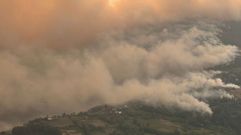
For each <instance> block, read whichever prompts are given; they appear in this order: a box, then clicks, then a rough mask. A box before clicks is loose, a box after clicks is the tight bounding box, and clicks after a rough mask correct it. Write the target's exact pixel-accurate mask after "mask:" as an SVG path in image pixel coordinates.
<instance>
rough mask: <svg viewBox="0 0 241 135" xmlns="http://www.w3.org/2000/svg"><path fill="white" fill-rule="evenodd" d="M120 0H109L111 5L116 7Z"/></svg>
mask: <svg viewBox="0 0 241 135" xmlns="http://www.w3.org/2000/svg"><path fill="white" fill-rule="evenodd" d="M119 1H120V0H108V3H109V6H110V7H115V6H116V5H117V3H118V2H119Z"/></svg>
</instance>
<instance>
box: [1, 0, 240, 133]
mask: <svg viewBox="0 0 241 135" xmlns="http://www.w3.org/2000/svg"><path fill="white" fill-rule="evenodd" d="M0 20H1V21H0V66H1V67H0V95H1V97H3V98H1V99H0V130H3V129H7V128H10V127H12V126H13V125H15V124H19V123H22V122H24V121H26V120H29V119H32V118H35V117H38V116H43V115H47V114H61V113H63V112H67V113H68V112H79V111H84V110H87V109H89V108H90V107H93V106H95V105H99V104H110V105H117V104H125V103H127V102H130V101H140V102H144V103H146V104H149V105H153V106H157V107H162V106H165V107H174V108H179V109H182V110H186V111H196V112H200V113H204V114H209V115H212V113H213V112H212V109H211V108H210V107H209V104H208V103H206V102H204V101H203V100H201V99H210V98H229V99H232V98H233V95H231V94H229V93H228V92H226V91H225V89H226V88H234V89H236V88H239V86H237V85H235V84H227V83H225V82H223V81H222V80H221V79H220V78H215V77H214V76H215V75H216V74H219V73H220V72H219V71H213V70H212V71H210V70H208V69H210V68H212V67H215V66H218V65H221V64H228V63H229V62H231V61H233V60H234V59H235V58H236V56H237V55H239V52H240V50H239V48H238V47H237V46H239V44H241V42H240V40H239V39H240V38H239V35H240V31H241V29H240V27H241V26H240V21H241V0H175V1H172V0H67V1H66V0H41V1H35V0H21V1H20V0H11V1H9V0H1V1H0ZM223 32H224V34H223ZM221 35H223V37H222V36H221ZM220 37H221V39H220ZM223 41H224V42H223Z"/></svg>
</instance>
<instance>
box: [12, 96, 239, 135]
mask: <svg viewBox="0 0 241 135" xmlns="http://www.w3.org/2000/svg"><path fill="white" fill-rule="evenodd" d="M209 102H210V104H211V105H212V106H211V107H212V108H213V110H214V114H213V115H212V116H209V115H205V114H200V113H195V112H185V111H181V110H173V109H165V108H164V107H151V106H147V105H144V104H141V103H129V104H128V105H123V106H117V107H112V106H98V107H95V108H93V109H91V110H89V111H88V112H85V113H79V114H71V115H67V114H63V115H62V116H53V117H46V118H40V119H36V120H33V121H30V122H29V123H28V124H27V125H25V126H23V127H16V128H14V129H13V130H12V135H60V132H62V134H66V135H240V133H241V128H240V127H241V110H240V108H239V107H240V106H241V99H237V100H214V101H209Z"/></svg>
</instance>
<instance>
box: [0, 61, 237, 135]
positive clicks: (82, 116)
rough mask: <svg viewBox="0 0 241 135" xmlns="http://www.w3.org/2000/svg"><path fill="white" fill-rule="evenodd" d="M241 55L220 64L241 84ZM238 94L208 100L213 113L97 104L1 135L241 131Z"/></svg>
mask: <svg viewBox="0 0 241 135" xmlns="http://www.w3.org/2000/svg"><path fill="white" fill-rule="evenodd" d="M240 60H241V59H240V58H238V59H237V60H236V61H234V62H233V63H231V64H230V65H225V66H221V67H217V68H218V69H219V70H221V71H223V74H221V75H219V77H221V78H222V79H224V80H225V81H226V82H230V83H236V84H238V85H240V84H241V81H240V80H241V76H240V75H239V74H238V73H239V72H240V71H241V69H240V67H239V65H240V64H239V63H240ZM229 92H230V93H232V94H233V95H234V96H235V98H234V99H231V100H228V99H218V100H209V101H206V102H208V103H209V104H210V106H211V108H212V109H213V112H214V114H213V115H212V116H210V115H206V114H200V113H195V112H186V111H181V110H177V109H170V108H165V107H153V106H148V105H145V104H143V103H137V102H135V103H129V104H126V105H120V106H108V105H103V106H97V107H94V108H92V109H90V110H89V111H87V112H80V113H73V114H62V115H59V116H46V117H45V118H38V119H35V120H32V121H30V122H29V123H27V124H25V125H24V126H22V127H15V128H13V130H12V131H9V132H2V133H1V134H0V135H60V134H64V135H240V133H241V129H240V127H241V109H240V106H241V91H240V90H229Z"/></svg>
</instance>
